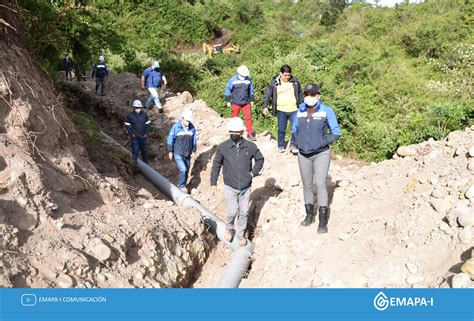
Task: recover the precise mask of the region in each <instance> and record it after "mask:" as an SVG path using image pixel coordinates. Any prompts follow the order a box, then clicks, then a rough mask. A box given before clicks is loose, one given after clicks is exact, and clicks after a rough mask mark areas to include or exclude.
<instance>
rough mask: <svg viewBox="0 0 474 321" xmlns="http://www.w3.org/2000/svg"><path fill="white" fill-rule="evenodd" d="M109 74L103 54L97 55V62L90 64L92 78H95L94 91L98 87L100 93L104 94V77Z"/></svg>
mask: <svg viewBox="0 0 474 321" xmlns="http://www.w3.org/2000/svg"><path fill="white" fill-rule="evenodd" d="M108 76H109V71H108V70H107V65H106V64H105V59H104V56H100V57H99V62H98V63H97V64H94V66H92V78H95V93H96V94H97V90H98V89H99V87H100V95H101V96H105V77H108Z"/></svg>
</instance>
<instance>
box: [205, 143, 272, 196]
mask: <svg viewBox="0 0 474 321" xmlns="http://www.w3.org/2000/svg"><path fill="white" fill-rule="evenodd" d="M252 160H253V161H254V164H252ZM263 162H264V159H263V155H262V153H261V152H260V150H259V149H258V147H257V145H255V144H254V143H252V142H250V141H248V140H246V139H245V138H242V141H241V143H240V147H239V148H237V147H236V146H235V144H234V142H233V141H232V140H230V139H228V140H226V141H225V142H223V143H222V144H220V145H219V146H218V147H217V151H216V156H215V157H214V161H213V162H212V170H211V186H215V185H217V178H218V177H219V173H220V171H221V167H224V170H223V176H224V184H225V185H227V186H230V187H232V188H234V189H238V190H242V189H245V188H247V187H249V186H250V185H252V178H253V177H254V176H258V175H260V171H261V170H262V167H263Z"/></svg>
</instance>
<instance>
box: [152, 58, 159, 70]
mask: <svg viewBox="0 0 474 321" xmlns="http://www.w3.org/2000/svg"><path fill="white" fill-rule="evenodd" d="M152 67H153V69H156V68H160V63H159V62H158V61H156V60H155V61H153V65H152Z"/></svg>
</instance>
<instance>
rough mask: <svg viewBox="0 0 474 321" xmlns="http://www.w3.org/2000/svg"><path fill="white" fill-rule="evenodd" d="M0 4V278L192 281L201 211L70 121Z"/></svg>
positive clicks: (199, 254) (84, 283)
mask: <svg viewBox="0 0 474 321" xmlns="http://www.w3.org/2000/svg"><path fill="white" fill-rule="evenodd" d="M0 4H2V6H3V7H2V10H1V11H0V18H1V19H3V20H4V21H5V23H2V25H0V27H2V29H1V30H0V116H1V122H0V249H1V251H0V271H1V278H0V286H1V287H97V286H100V287H131V286H135V287H180V286H188V285H189V284H191V283H192V282H193V281H194V278H195V276H194V273H195V272H196V271H198V270H199V269H200V267H201V266H202V265H203V264H204V262H205V260H206V258H207V255H208V252H209V248H210V246H211V243H210V242H209V241H208V239H207V236H206V235H207V232H206V231H204V228H203V226H202V222H201V217H200V215H199V213H197V212H196V211H195V210H192V209H183V208H179V209H178V208H176V206H174V205H173V204H172V202H170V201H168V200H166V199H164V198H163V196H162V195H161V194H160V193H157V191H156V189H154V188H153V187H151V186H150V185H146V184H144V185H141V184H138V185H134V183H135V182H134V181H133V180H128V181H127V178H128V177H129V176H130V175H129V173H130V169H129V167H128V163H129V160H128V159H126V157H124V156H123V155H120V153H119V152H118V151H117V150H115V149H114V148H111V147H110V146H109V147H107V146H105V145H103V144H102V143H101V142H100V141H95V140H94V139H91V137H89V136H88V135H86V134H84V132H83V131H82V130H83V129H84V128H82V129H81V128H80V127H81V126H79V127H78V128H79V129H80V130H81V131H80V132H79V131H78V130H77V129H76V127H75V125H74V124H73V122H71V120H70V118H69V116H71V117H72V118H73V119H74V118H75V117H74V116H75V113H76V111H72V112H70V113H69V115H67V114H66V112H65V109H64V108H63V106H62V104H61V97H60V96H61V95H60V94H58V93H57V92H56V90H55V89H54V87H53V84H52V82H51V80H50V78H49V77H48V75H47V74H46V72H44V71H43V70H42V69H41V67H40V65H39V63H38V62H37V61H36V60H35V58H34V57H32V56H30V55H29V53H28V51H27V49H26V45H25V43H24V41H23V39H22V33H23V30H22V24H21V19H20V17H19V16H18V15H17V14H16V12H15V11H14V9H13V8H12V9H8V8H10V7H9V4H8V3H6V2H5V1H3V0H0ZM4 8H7V9H4ZM6 11H8V12H7V14H5V12H6ZM3 20H2V21H3ZM91 102H92V101H91ZM82 116H84V115H81V117H82ZM101 117H103V118H111V119H113V118H114V115H113V114H109V115H107V114H101ZM76 125H78V124H76ZM87 130H89V129H88V128H86V131H87ZM84 146H85V147H86V148H85V147H84ZM91 160H92V161H93V162H94V163H93V162H91ZM95 164H97V165H98V166H97V167H96V166H95ZM98 169H99V170H98ZM142 186H144V187H145V188H142Z"/></svg>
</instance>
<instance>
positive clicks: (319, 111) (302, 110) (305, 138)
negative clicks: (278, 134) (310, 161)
mask: <svg viewBox="0 0 474 321" xmlns="http://www.w3.org/2000/svg"><path fill="white" fill-rule="evenodd" d="M328 128H329V130H330V131H331V135H329V136H328V135H327V130H328ZM291 132H292V135H293V141H294V142H295V145H296V147H297V148H298V150H299V151H300V153H301V154H317V153H320V152H323V151H325V150H327V149H329V144H331V143H332V142H334V141H336V140H338V139H339V137H340V136H341V131H340V129H339V124H338V123H337V119H336V114H335V113H334V110H333V109H332V108H331V107H329V106H326V105H324V104H323V103H321V102H318V104H317V105H316V110H315V111H314V113H313V115H312V116H311V117H310V118H308V112H307V106H306V104H305V103H302V104H300V106H299V109H298V112H297V113H296V121H295V122H293V127H292V130H291Z"/></svg>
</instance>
